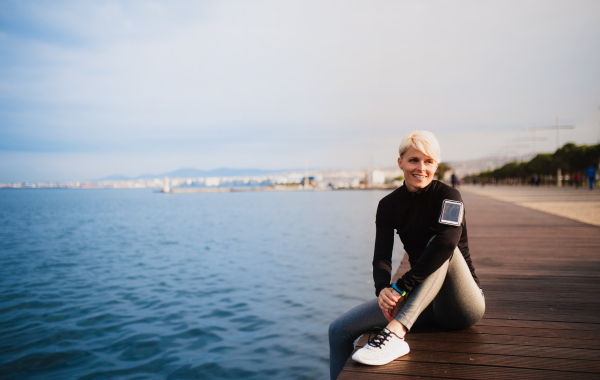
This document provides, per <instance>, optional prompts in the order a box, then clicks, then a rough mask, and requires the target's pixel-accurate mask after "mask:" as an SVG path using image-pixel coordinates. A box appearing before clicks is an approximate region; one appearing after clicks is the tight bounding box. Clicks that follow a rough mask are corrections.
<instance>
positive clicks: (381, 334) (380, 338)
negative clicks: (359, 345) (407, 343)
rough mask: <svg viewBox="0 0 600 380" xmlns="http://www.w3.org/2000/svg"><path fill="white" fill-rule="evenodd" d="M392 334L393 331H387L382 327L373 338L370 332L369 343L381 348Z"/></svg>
mask: <svg viewBox="0 0 600 380" xmlns="http://www.w3.org/2000/svg"><path fill="white" fill-rule="evenodd" d="M391 334H392V333H391V332H388V331H385V330H384V329H380V330H379V331H377V334H376V335H375V337H374V338H373V339H370V338H371V334H369V343H368V344H369V345H370V346H373V347H376V348H381V346H382V345H384V344H385V342H386V341H387V340H388V339H389V338H390V336H391Z"/></svg>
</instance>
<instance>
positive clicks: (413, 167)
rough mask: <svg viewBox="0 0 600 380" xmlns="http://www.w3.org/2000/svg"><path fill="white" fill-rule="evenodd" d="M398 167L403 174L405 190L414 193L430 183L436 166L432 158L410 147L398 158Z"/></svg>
mask: <svg viewBox="0 0 600 380" xmlns="http://www.w3.org/2000/svg"><path fill="white" fill-rule="evenodd" d="M398 166H400V169H402V171H403V172H404V184H405V185H406V188H407V189H408V191H410V192H415V191H417V190H419V189H422V188H424V187H426V186H427V185H429V184H430V183H431V181H432V180H433V175H434V174H435V171H436V170H437V167H438V164H437V162H436V161H435V160H434V159H433V158H431V157H429V156H427V155H425V154H423V153H421V151H419V150H417V149H416V148H415V147H412V146H411V147H410V148H409V149H408V150H407V151H406V152H405V153H404V156H402V157H400V158H398Z"/></svg>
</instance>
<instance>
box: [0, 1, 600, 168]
mask: <svg viewBox="0 0 600 380" xmlns="http://www.w3.org/2000/svg"><path fill="white" fill-rule="evenodd" d="M599 24H600V4H599V3H597V2H595V1H574V2H569V3H565V2H560V1H518V2H517V1H515V2H502V3H494V4H488V3H481V2H475V1H464V2H452V3H448V2H433V3H427V4H424V3H414V2H408V1H374V2H368V3H365V2H358V1H343V2H339V1H325V2H322V1H319V2H317V1H302V2H277V1H258V2H241V1H232V2H216V1H207V2H192V1H190V2H186V1H175V2H163V1H133V2H126V3H123V2H117V1H99V2H93V3H89V2H80V1H68V2H61V3H54V2H25V3H23V2H9V3H7V5H6V6H5V7H3V10H2V11H0V25H1V27H0V33H1V34H0V57H2V58H0V150H2V151H4V152H32V153H34V152H35V153H39V154H41V153H43V152H55V153H73V154H75V153H77V154H82V155H83V154H85V152H90V154H91V152H95V153H94V154H96V153H97V154H104V153H106V154H109V153H110V154H116V153H120V154H125V153H132V154H148V153H149V152H160V154H161V155H163V156H164V157H166V158H165V160H166V161H169V162H171V164H172V165H174V168H176V167H178V166H190V165H189V164H188V163H185V162H180V161H179V160H180V159H181V158H176V157H179V156H177V154H176V153H179V152H181V151H186V152H189V153H193V152H195V151H196V150H198V149H202V150H203V151H206V152H212V153H211V154H214V156H213V158H214V160H216V161H218V162H223V163H222V164H216V166H223V165H225V164H224V163H225V162H228V160H229V157H228V156H226V155H225V154H224V153H219V152H228V153H227V154H233V155H234V156H236V155H237V157H236V159H237V160H236V161H237V162H243V160H242V157H247V156H248V155H249V154H250V153H251V152H253V151H255V150H257V149H258V150H267V151H268V150H270V151H272V152H273V154H272V155H269V158H265V160H266V161H264V162H262V163H261V162H257V164H256V166H259V167H267V166H268V165H269V161H268V160H270V159H272V157H279V159H278V160H280V161H286V158H285V155H288V156H289V155H294V154H292V153H291V152H295V150H296V149H301V152H303V153H302V154H306V153H307V152H308V151H310V152H312V154H313V156H314V160H319V161H321V164H322V165H320V166H324V167H327V166H334V165H340V164H344V163H346V164H348V165H349V164H359V163H358V162H356V161H357V160H356V159H355V157H353V155H354V152H352V151H351V149H350V148H349V147H353V149H354V150H355V151H356V149H358V150H360V151H363V150H364V151H365V153H364V154H363V153H361V155H364V156H370V155H371V154H369V151H370V152H371V153H373V152H375V153H376V152H378V151H380V150H381V149H384V148H385V149H387V145H386V144H385V143H384V142H385V141H387V140H388V139H389V138H391V137H388V136H396V139H398V138H399V136H400V135H401V134H402V133H405V132H407V131H409V130H411V129H417V128H421V129H429V130H432V131H433V132H435V133H438V134H452V133H461V134H464V139H465V140H464V143H466V144H470V141H469V142H467V141H466V140H469V139H470V138H469V137H468V136H469V133H472V136H479V135H480V134H481V133H487V136H496V135H497V134H499V133H505V132H508V131H516V130H519V129H522V128H524V127H528V126H530V125H531V123H533V122H537V123H538V125H541V124H548V123H553V122H554V118H555V116H556V115H557V114H560V115H561V117H562V118H564V120H565V122H568V123H571V124H576V125H578V129H577V130H576V131H582V132H581V134H578V135H577V136H578V137H577V138H576V139H579V140H581V139H584V138H588V136H591V135H593V133H592V132H593V128H594V123H593V120H592V122H590V117H591V118H594V117H597V114H594V112H596V110H597V107H598V102H599V100H600V99H599V95H600V73H599V72H598V70H597V67H600V33H599V32H598V30H597V25H599ZM590 115H591V116H590ZM594 115H595V116H594ZM575 133H579V132H575ZM380 137H382V138H380ZM475 138H476V137H472V138H471V139H475ZM484 140H485V141H488V140H494V138H491V139H484ZM373 141H380V142H379V143H372V142H373ZM448 141H453V142H452V143H451V145H450V146H449V150H450V152H459V151H460V152H461V154H454V153H451V154H449V155H447V157H450V158H461V159H462V158H476V157H477V156H475V154H479V153H476V150H471V152H472V154H473V156H472V157H466V156H467V153H465V150H464V149H460V144H461V142H460V141H456V139H449V140H448ZM474 141H475V140H474ZM479 141H483V140H481V139H479ZM367 142H369V143H367ZM591 142H595V141H591ZM455 144H459V145H455ZM233 146H235V147H236V149H231V147H233ZM307 146H309V147H310V149H307V148H306V147H307ZM367 146H368V148H366V147H367ZM363 147H364V148H363ZM486 149H487V150H488V151H489V150H490V149H495V147H492V146H487V147H486ZM276 152H281V153H276ZM477 152H479V151H478V150H477ZM276 154H280V155H281V156H276ZM375 155H377V154H375ZM294 156H295V155H294ZM90 157H91V156H90ZM168 157H172V158H168ZM361 161H365V160H362V159H361ZM302 162H303V161H302ZM294 166H298V165H294ZM205 168H207V169H208V168H210V167H205ZM23 170H27V169H25V168H23ZM65 170H66V169H65ZM132 170H133V169H132ZM137 170H139V172H146V171H148V169H147V168H144V167H143V164H141V163H140V166H139V167H138V169H137ZM0 176H1V173H0Z"/></svg>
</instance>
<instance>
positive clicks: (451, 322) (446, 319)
mask: <svg viewBox="0 0 600 380" xmlns="http://www.w3.org/2000/svg"><path fill="white" fill-rule="evenodd" d="M473 306H474V307H471V308H469V309H466V310H465V309H462V310H454V311H453V312H452V313H449V314H448V313H443V314H442V315H436V322H437V323H438V324H439V325H441V326H442V327H445V328H448V329H452V330H464V329H467V328H469V327H472V326H475V324H477V322H479V321H480V320H481V318H483V314H485V303H482V304H479V305H473ZM436 314H437V313H436Z"/></svg>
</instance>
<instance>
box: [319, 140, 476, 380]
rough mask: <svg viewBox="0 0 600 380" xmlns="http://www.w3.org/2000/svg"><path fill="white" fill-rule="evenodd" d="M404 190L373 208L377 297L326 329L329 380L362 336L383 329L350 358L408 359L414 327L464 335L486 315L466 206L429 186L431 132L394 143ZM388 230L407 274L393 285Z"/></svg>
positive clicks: (436, 154) (448, 190) (436, 152)
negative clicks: (396, 237) (403, 254)
mask: <svg viewBox="0 0 600 380" xmlns="http://www.w3.org/2000/svg"><path fill="white" fill-rule="evenodd" d="M399 152H400V157H399V158H398V165H399V166H400V169H402V170H403V171H404V185H403V186H402V187H400V188H398V189H396V190H395V191H394V192H392V193H391V194H389V195H387V196H386V197H384V198H383V199H382V200H381V201H380V202H379V206H378V207H377V216H376V222H375V224H376V228H377V233H376V237H375V254H374V257H373V279H374V280H375V295H376V296H377V298H376V299H373V300H371V301H368V302H366V303H364V304H362V305H359V306H357V307H355V308H354V309H352V310H350V311H349V312H347V313H346V314H344V315H342V316H341V317H339V318H338V319H336V320H335V321H334V322H333V323H332V324H331V325H330V326H329V346H330V366H331V378H332V379H336V378H337V376H338V375H339V373H340V372H341V371H342V368H343V366H344V363H345V362H346V360H347V359H348V357H349V356H350V354H351V353H352V351H353V349H354V341H355V340H356V339H357V338H358V337H359V336H360V335H361V334H363V333H365V332H369V331H372V330H373V329H375V328H382V327H383V328H384V329H383V330H381V331H380V332H379V333H378V334H377V335H376V336H375V337H374V338H373V339H371V341H370V342H369V343H368V344H366V345H365V346H364V347H363V348H361V349H360V350H358V351H356V353H355V354H354V355H353V356H352V359H354V360H355V361H357V362H360V363H363V364H369V365H383V364H387V363H389V362H391V361H392V360H394V359H396V358H398V357H400V356H402V355H406V354H407V353H408V352H409V351H410V349H409V347H408V344H407V343H406V342H405V341H404V336H405V335H406V333H407V332H408V331H410V329H411V328H412V327H413V325H414V324H415V322H417V319H418V322H419V324H437V325H439V326H442V327H446V328H451V329H464V328H467V327H470V326H473V325H474V324H475V323H477V322H478V321H479V320H480V319H481V317H482V316H483V313H484V312H485V300H484V297H483V291H482V290H481V288H480V286H479V280H478V279H477V276H476V275H475V269H474V268H473V264H472V263H471V256H470V254H469V242H468V238H467V224H466V219H465V218H464V206H463V203H462V198H461V196H460V193H459V192H458V190H456V189H454V188H452V187H450V186H448V185H445V184H444V183H442V182H439V181H434V180H433V175H434V174H435V171H436V170H437V166H438V163H439V161H440V147H439V143H438V141H437V139H436V138H435V136H434V135H433V134H432V133H431V132H426V131H413V132H411V133H409V134H408V135H406V136H405V137H404V138H403V139H402V142H401V144H400V149H399ZM394 230H396V231H397V232H398V235H399V236H400V239H401V240H402V243H403V244H404V250H405V251H406V252H407V254H408V260H409V263H410V270H409V271H408V272H406V273H405V274H404V275H403V276H402V278H400V279H399V280H398V281H396V282H395V283H393V284H392V283H390V281H391V277H392V275H391V272H392V268H391V262H392V247H393V244H394Z"/></svg>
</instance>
